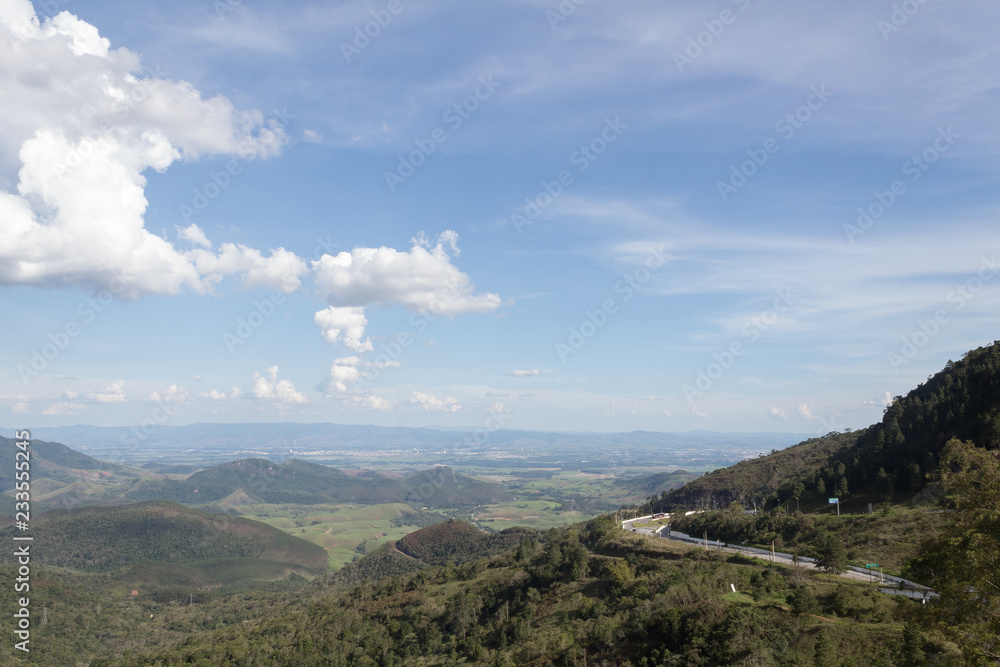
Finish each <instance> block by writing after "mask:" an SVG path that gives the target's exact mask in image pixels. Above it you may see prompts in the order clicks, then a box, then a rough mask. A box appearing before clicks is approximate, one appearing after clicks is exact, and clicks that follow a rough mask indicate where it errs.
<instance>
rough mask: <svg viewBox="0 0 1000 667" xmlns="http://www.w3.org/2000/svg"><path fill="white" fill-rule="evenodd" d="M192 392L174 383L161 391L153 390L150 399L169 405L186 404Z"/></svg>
mask: <svg viewBox="0 0 1000 667" xmlns="http://www.w3.org/2000/svg"><path fill="white" fill-rule="evenodd" d="M188 396H190V392H189V391H188V390H187V389H185V388H184V387H181V386H180V385H176V384H172V385H170V386H169V387H167V388H166V389H164V390H163V391H162V392H161V391H153V392H152V393H151V394H150V395H149V400H151V401H155V402H156V403H165V404H167V405H186V404H187V402H188Z"/></svg>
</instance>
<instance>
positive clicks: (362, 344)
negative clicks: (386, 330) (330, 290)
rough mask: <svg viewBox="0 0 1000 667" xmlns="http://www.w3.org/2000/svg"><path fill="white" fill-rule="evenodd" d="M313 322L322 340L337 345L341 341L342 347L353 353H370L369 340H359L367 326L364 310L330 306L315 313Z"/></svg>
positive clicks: (370, 344)
mask: <svg viewBox="0 0 1000 667" xmlns="http://www.w3.org/2000/svg"><path fill="white" fill-rule="evenodd" d="M314 321H315V322H316V324H317V325H318V326H319V328H320V329H321V330H322V331H323V338H325V339H326V340H327V342H329V343H337V342H340V341H341V340H343V342H344V345H346V346H347V347H349V348H351V349H352V350H354V351H355V352H371V350H372V343H371V340H370V339H367V338H366V339H365V340H361V337H362V336H364V334H365V327H366V326H367V325H368V319H367V318H366V317H365V309H364V308H359V307H349V306H348V307H343V308H337V307H334V306H330V307H329V308H327V309H326V310H321V311H319V312H318V313H316V316H315V318H314Z"/></svg>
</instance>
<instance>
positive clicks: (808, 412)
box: [799, 403, 816, 419]
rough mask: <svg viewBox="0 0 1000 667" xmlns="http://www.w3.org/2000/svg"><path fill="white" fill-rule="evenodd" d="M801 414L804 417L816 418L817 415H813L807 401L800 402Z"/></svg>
mask: <svg viewBox="0 0 1000 667" xmlns="http://www.w3.org/2000/svg"><path fill="white" fill-rule="evenodd" d="M799 414H800V415H801V416H802V417H803V418H804V419H816V417H814V416H813V413H812V411H811V410H810V409H809V406H808V405H806V404H805V403H800V404H799Z"/></svg>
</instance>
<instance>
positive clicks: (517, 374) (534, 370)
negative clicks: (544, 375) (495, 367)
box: [511, 368, 538, 378]
mask: <svg viewBox="0 0 1000 667" xmlns="http://www.w3.org/2000/svg"><path fill="white" fill-rule="evenodd" d="M511 375H513V376H514V377H516V378H523V377H529V376H531V375H538V369H537V368H532V369H531V370H527V371H522V370H516V371H512V372H511Z"/></svg>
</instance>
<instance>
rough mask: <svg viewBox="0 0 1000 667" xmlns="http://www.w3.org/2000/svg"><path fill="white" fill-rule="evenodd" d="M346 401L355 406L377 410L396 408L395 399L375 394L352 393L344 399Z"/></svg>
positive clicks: (383, 410)
mask: <svg viewBox="0 0 1000 667" xmlns="http://www.w3.org/2000/svg"><path fill="white" fill-rule="evenodd" d="M346 403H347V404H348V405H350V406H352V407H355V408H361V409H363V410H377V411H379V412H387V411H389V410H395V409H396V401H393V400H388V399H385V398H382V397H381V396H376V395H375V394H353V395H351V396H350V397H348V398H347V399H346Z"/></svg>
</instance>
